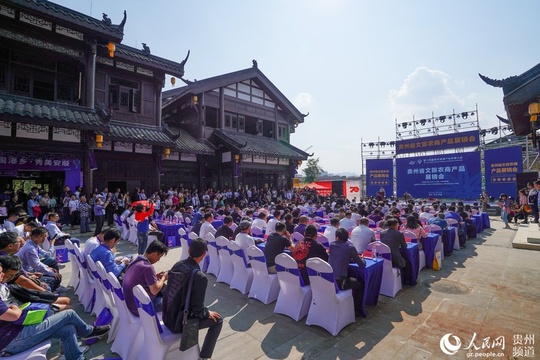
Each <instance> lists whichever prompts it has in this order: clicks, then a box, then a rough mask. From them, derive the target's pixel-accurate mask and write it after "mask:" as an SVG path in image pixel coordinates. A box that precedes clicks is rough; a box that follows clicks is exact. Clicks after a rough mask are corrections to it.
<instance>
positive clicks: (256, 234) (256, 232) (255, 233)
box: [251, 226, 264, 238]
mask: <svg viewBox="0 0 540 360" xmlns="http://www.w3.org/2000/svg"><path fill="white" fill-rule="evenodd" d="M251 236H254V237H258V238H262V237H263V236H264V234H263V231H262V229H261V228H259V227H257V226H253V227H252V228H251Z"/></svg>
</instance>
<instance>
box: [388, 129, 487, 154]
mask: <svg viewBox="0 0 540 360" xmlns="http://www.w3.org/2000/svg"><path fill="white" fill-rule="evenodd" d="M479 135H480V132H479V131H478V130H474V131H466V132H462V133H459V134H445V135H437V136H429V137H425V138H421V139H407V140H399V141H397V142H396V154H406V153H413V152H422V151H430V150H443V149H455V148H465V147H472V146H478V145H479V144H480V140H479Z"/></svg>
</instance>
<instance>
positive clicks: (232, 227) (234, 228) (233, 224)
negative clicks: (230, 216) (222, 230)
mask: <svg viewBox="0 0 540 360" xmlns="http://www.w3.org/2000/svg"><path fill="white" fill-rule="evenodd" d="M237 227H238V225H236V224H235V223H234V222H233V223H232V225H231V230H232V231H234V230H236V228H237Z"/></svg>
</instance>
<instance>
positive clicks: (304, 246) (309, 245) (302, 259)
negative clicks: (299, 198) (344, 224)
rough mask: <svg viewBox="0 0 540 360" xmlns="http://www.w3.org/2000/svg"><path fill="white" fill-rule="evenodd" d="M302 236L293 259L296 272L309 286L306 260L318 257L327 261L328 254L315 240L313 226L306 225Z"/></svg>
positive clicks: (315, 232)
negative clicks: (298, 272)
mask: <svg viewBox="0 0 540 360" xmlns="http://www.w3.org/2000/svg"><path fill="white" fill-rule="evenodd" d="M347 235H348V234H347ZM304 236H305V238H304V239H303V240H301V241H299V242H298V244H296V247H295V248H294V252H293V258H294V260H296V262H297V263H298V270H300V274H301V275H302V280H303V281H304V284H305V285H309V277H308V274H307V269H306V261H307V259H310V258H314V257H318V258H321V259H322V260H324V261H328V253H327V252H326V249H325V248H324V246H323V245H322V244H321V243H320V242H317V240H316V239H317V228H316V227H315V225H308V226H307V227H306V230H305V234H304Z"/></svg>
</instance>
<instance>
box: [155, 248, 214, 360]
mask: <svg viewBox="0 0 540 360" xmlns="http://www.w3.org/2000/svg"><path fill="white" fill-rule="evenodd" d="M206 251H207V247H206V241H204V240H203V239H201V238H197V239H195V240H193V241H192V242H191V244H190V246H189V257H188V258H187V259H186V260H181V261H179V262H177V263H176V264H174V266H173V267H172V269H171V270H170V271H169V285H168V288H169V289H168V291H167V295H166V296H165V298H164V299H163V322H164V323H165V326H167V327H168V328H169V330H171V332H173V333H181V332H182V330H183V327H182V318H183V311H184V306H185V303H186V299H187V297H188V296H190V303H189V314H190V315H189V317H190V318H198V319H199V329H205V328H208V332H207V333H206V337H205V338H204V343H203V346H202V348H201V353H200V358H202V359H210V358H211V357H212V353H213V352H214V348H215V346H216V342H217V339H218V337H219V334H220V332H221V327H222V326H223V320H222V319H221V315H219V314H218V313H217V312H215V311H212V310H208V308H207V307H206V306H204V298H205V296H206V287H207V285H208V279H207V278H206V276H205V275H204V273H203V272H202V271H200V270H201V269H200V267H199V263H200V262H201V261H202V259H203V258H204V257H205V255H206ZM194 270H197V272H196V273H195V274H194V278H193V285H192V288H191V294H188V293H187V289H188V282H189V278H190V276H191V273H192V272H193V271H194Z"/></svg>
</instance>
